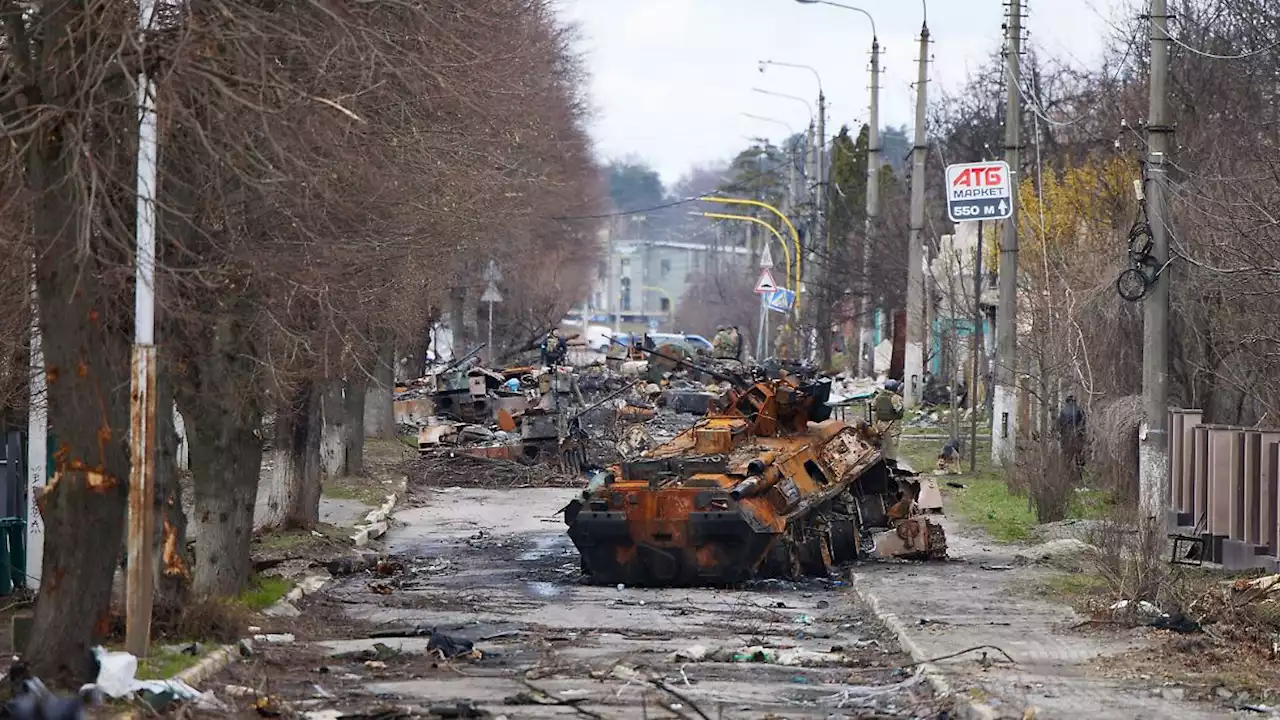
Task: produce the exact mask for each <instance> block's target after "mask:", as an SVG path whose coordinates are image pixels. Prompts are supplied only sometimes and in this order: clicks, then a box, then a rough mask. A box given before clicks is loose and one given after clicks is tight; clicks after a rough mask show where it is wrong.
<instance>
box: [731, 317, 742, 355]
mask: <svg viewBox="0 0 1280 720" xmlns="http://www.w3.org/2000/svg"><path fill="white" fill-rule="evenodd" d="M731 332H732V333H733V359H734V360H737V361H739V362H741V361H742V331H741V330H739V329H738V326H737V325H734V326H733V328H732V329H731Z"/></svg>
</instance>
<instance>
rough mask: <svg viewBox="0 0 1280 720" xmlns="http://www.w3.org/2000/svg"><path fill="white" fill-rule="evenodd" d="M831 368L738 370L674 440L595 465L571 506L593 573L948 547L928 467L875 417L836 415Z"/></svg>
mask: <svg viewBox="0 0 1280 720" xmlns="http://www.w3.org/2000/svg"><path fill="white" fill-rule="evenodd" d="M829 393H830V381H829V380H826V379H817V380H806V381H799V380H796V379H795V378H792V377H782V378H779V379H772V380H768V379H766V380H758V381H756V382H753V383H750V384H747V383H745V382H744V383H741V384H740V385H739V386H738V387H737V388H735V389H734V390H732V391H730V392H729V394H728V397H727V399H726V403H725V407H727V408H728V409H727V410H725V411H722V412H718V413H715V414H713V415H711V416H709V417H707V418H706V419H703V420H701V421H699V422H698V423H697V424H695V425H694V426H693V427H691V428H689V429H688V430H686V431H684V432H683V433H681V434H680V435H678V436H677V437H676V438H674V439H673V440H671V441H670V442H668V443H665V444H663V445H659V446H657V447H655V448H653V449H650V450H648V451H646V452H644V453H642V454H641V455H640V456H639V457H637V458H634V459H630V460H624V461H623V462H621V463H620V464H617V465H614V466H612V467H609V468H606V469H603V470H598V471H595V472H594V473H592V475H591V478H590V481H589V484H588V485H587V487H586V489H584V490H583V491H582V492H581V493H580V495H579V496H578V497H576V498H574V500H573V501H572V502H570V503H569V505H568V506H567V507H566V508H565V509H564V512H565V522H566V523H567V524H568V526H569V530H568V532H569V537H570V539H571V540H572V541H573V544H574V545H575V546H576V547H577V549H578V552H579V554H580V555H581V559H582V568H583V571H584V572H585V573H586V574H587V575H588V576H589V578H590V580H591V581H592V582H596V583H601V584H616V583H625V584H628V585H641V586H643V585H649V586H672V585H731V584H736V583H741V582H744V581H747V580H751V579H753V578H759V577H782V578H797V577H800V576H802V575H818V576H825V575H827V574H828V573H830V572H831V571H832V570H833V567H834V566H835V565H836V564H839V563H845V562H849V561H853V560H856V559H860V558H864V557H868V556H871V555H878V556H881V557H899V558H919V559H936V558H942V557H945V554H946V537H945V535H944V533H943V530H942V526H941V525H940V524H939V523H937V522H936V521H935V520H933V519H932V518H930V517H929V516H927V515H924V514H921V513H920V512H919V510H918V506H917V502H916V501H917V499H918V498H919V495H920V489H921V478H919V477H918V476H917V475H916V474H915V473H914V472H912V471H911V470H910V469H909V468H907V467H905V466H900V465H898V464H897V463H895V462H894V461H892V460H887V459H885V458H884V457H882V455H881V453H880V448H879V440H878V438H877V437H875V435H874V432H873V431H872V430H871V429H870V428H868V427H867V426H866V425H865V424H861V423H860V424H859V425H857V426H855V425H850V424H847V423H844V422H841V421H839V420H833V419H830V415H831V409H830V407H828V406H827V405H826V404H825V403H826V400H827V398H828V395H829Z"/></svg>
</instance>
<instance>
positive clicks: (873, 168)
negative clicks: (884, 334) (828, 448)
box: [857, 38, 880, 377]
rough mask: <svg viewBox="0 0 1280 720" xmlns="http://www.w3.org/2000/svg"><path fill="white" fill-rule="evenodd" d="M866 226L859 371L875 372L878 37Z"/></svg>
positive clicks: (874, 41) (873, 44)
mask: <svg viewBox="0 0 1280 720" xmlns="http://www.w3.org/2000/svg"><path fill="white" fill-rule="evenodd" d="M867 129H868V136H867V228H866V232H865V233H864V235H865V238H864V240H863V243H862V282H863V293H862V302H861V303H860V307H859V310H858V318H859V319H858V325H859V328H860V330H859V338H858V367H857V371H858V374H859V375H861V376H864V377H865V376H870V375H874V374H875V365H876V362H875V348H873V347H872V346H871V342H872V338H874V337H875V329H874V328H873V327H872V325H873V324H874V323H875V303H873V302H872V299H871V278H870V274H871V251H872V250H873V249H874V247H875V244H874V243H872V241H871V236H872V233H874V232H875V227H876V221H877V219H878V218H879V217H880V40H879V39H878V38H873V39H872V41H871V110H870V115H869V117H868V119H867Z"/></svg>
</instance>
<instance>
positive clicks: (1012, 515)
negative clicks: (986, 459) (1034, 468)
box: [946, 470, 1036, 542]
mask: <svg viewBox="0 0 1280 720" xmlns="http://www.w3.org/2000/svg"><path fill="white" fill-rule="evenodd" d="M961 482H963V483H964V484H965V487H964V488H963V489H960V488H946V492H947V498H948V500H949V501H950V505H951V507H950V509H951V510H954V511H955V512H956V513H957V514H959V515H960V516H961V517H963V518H964V519H965V520H967V521H969V522H970V523H972V524H974V525H977V526H979V527H981V528H982V529H984V530H986V531H987V533H989V534H990V535H991V537H993V538H995V539H996V540H999V541H1001V542H1019V541H1022V540H1026V539H1027V538H1028V537H1029V536H1030V535H1031V530H1032V528H1034V527H1035V526H1036V514H1035V512H1034V511H1032V510H1030V509H1028V508H1027V498H1026V497H1025V496H1021V495H1014V494H1012V493H1010V492H1009V488H1008V487H1007V486H1006V485H1005V483H1004V478H1003V477H1002V476H1001V475H1000V474H999V473H998V472H996V471H992V470H979V472H978V474H977V475H976V476H973V475H968V476H963V478H962V480H961Z"/></svg>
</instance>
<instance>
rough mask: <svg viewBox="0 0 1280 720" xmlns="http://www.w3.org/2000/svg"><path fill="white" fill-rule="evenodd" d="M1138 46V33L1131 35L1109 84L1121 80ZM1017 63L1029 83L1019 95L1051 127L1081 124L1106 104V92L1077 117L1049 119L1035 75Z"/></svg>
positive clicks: (1020, 62)
mask: <svg viewBox="0 0 1280 720" xmlns="http://www.w3.org/2000/svg"><path fill="white" fill-rule="evenodd" d="M1136 45H1137V35H1136V33H1135V34H1131V35H1130V36H1129V44H1128V46H1127V47H1126V48H1125V50H1124V55H1123V56H1121V58H1120V60H1119V61H1118V62H1117V63H1116V73H1115V77H1113V78H1110V79H1108V80H1107V83H1108V84H1110V83H1113V82H1115V81H1117V80H1119V79H1120V74H1121V73H1123V72H1124V66H1125V63H1126V62H1127V61H1128V60H1129V55H1130V54H1131V53H1132V52H1133V49H1134V47H1135V46H1136ZM1015 61H1016V62H1017V63H1018V77H1020V78H1026V80H1027V83H1028V87H1027V88H1025V89H1024V88H1023V87H1022V86H1021V85H1019V86H1018V94H1019V95H1021V96H1022V99H1023V100H1024V101H1025V102H1026V103H1027V105H1028V106H1029V107H1030V110H1031V112H1032V114H1034V115H1035V116H1036V117H1038V118H1040V119H1041V120H1043V121H1045V122H1046V123H1048V124H1050V125H1054V126H1057V127H1068V126H1071V125H1075V124H1076V123H1079V122H1081V121H1083V120H1086V119H1088V118H1089V117H1091V116H1092V115H1093V113H1094V112H1095V111H1097V110H1098V109H1099V108H1101V107H1102V105H1103V104H1104V103H1105V102H1106V98H1105V95H1106V93H1105V90H1104V92H1103V95H1104V98H1102V99H1099V100H1098V101H1097V102H1095V103H1094V104H1093V105H1092V107H1090V108H1088V109H1087V110H1085V111H1083V112H1081V113H1080V114H1079V115H1077V116H1076V117H1074V118H1070V119H1068V120H1054V119H1053V118H1051V117H1049V115H1048V110H1047V109H1045V107H1044V100H1043V99H1042V98H1041V97H1040V96H1039V95H1038V94H1036V91H1035V86H1034V85H1032V84H1031V77H1030V76H1031V75H1032V74H1033V73H1024V72H1023V66H1022V58H1021V57H1017V58H1015ZM1103 78H1104V79H1106V75H1105V74H1104V75H1103Z"/></svg>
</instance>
